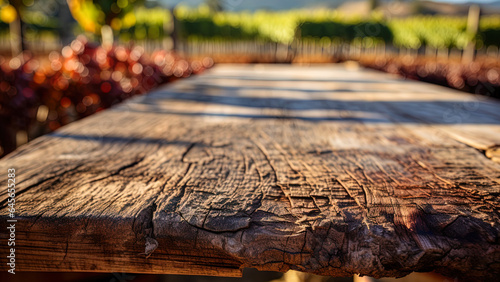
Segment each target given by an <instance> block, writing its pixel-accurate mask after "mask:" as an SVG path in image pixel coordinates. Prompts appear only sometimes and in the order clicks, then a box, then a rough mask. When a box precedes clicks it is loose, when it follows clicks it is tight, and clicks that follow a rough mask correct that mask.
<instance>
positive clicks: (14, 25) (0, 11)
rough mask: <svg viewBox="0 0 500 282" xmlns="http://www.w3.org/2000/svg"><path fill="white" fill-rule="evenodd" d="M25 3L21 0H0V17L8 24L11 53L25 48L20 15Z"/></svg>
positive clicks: (22, 23)
mask: <svg viewBox="0 0 500 282" xmlns="http://www.w3.org/2000/svg"><path fill="white" fill-rule="evenodd" d="M24 8H25V4H24V3H23V1H22V0H8V1H7V0H0V19H1V20H2V21H3V22H5V23H8V24H9V32H10V36H11V46H12V48H11V49H12V55H13V56H16V55H18V54H19V53H21V52H22V51H24V50H26V44H25V41H24V26H25V24H24V22H23V20H22V17H21V13H22V10H23V9H24Z"/></svg>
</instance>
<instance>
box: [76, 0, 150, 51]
mask: <svg viewBox="0 0 500 282" xmlns="http://www.w3.org/2000/svg"><path fill="white" fill-rule="evenodd" d="M67 1H68V5H69V8H70V10H71V14H72V15H73V17H74V18H75V19H76V20H77V21H78V23H79V24H80V26H81V27H82V28H83V29H84V30H85V31H89V32H92V33H94V34H97V35H100V36H101V39H102V43H103V45H109V44H112V43H113V38H114V34H113V30H120V28H122V27H130V26H133V25H134V24H135V21H136V19H135V15H134V12H133V10H134V7H136V6H138V5H143V4H144V2H145V0H67Z"/></svg>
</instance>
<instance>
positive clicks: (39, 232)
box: [0, 64, 500, 279]
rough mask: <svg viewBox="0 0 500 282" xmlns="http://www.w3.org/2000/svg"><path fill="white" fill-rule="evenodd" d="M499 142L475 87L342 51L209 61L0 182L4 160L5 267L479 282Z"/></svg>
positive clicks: (499, 170) (499, 269)
mask: <svg viewBox="0 0 500 282" xmlns="http://www.w3.org/2000/svg"><path fill="white" fill-rule="evenodd" d="M499 145H500V103H499V101H496V100H493V99H490V98H488V97H483V96H481V97H477V96H474V95H469V94H465V93H460V92H457V91H453V90H450V89H446V88H443V87H440V86H435V85H430V84H425V83H420V82H415V81H407V80H403V79H400V78H397V77H395V76H391V75H388V74H383V73H378V72H375V71H369V70H363V69H358V68H357V67H356V66H355V65H351V64H349V65H345V66H344V65H318V66H310V67H307V66H292V65H219V66H216V67H215V68H214V69H212V70H210V71H207V72H206V73H204V74H202V75H199V76H195V77H192V78H188V79H183V80H180V81H178V82H175V83H173V84H170V85H168V86H166V87H163V88H161V89H159V90H157V91H154V92H152V93H149V94H148V95H145V96H140V97H136V98H133V99H131V100H129V101H127V102H126V103H123V104H121V105H118V106H116V107H113V108H111V109H108V110H105V111H103V112H100V113H98V114H95V115H93V116H91V117H88V118H85V119H83V120H80V121H77V122H74V123H72V124H70V125H68V126H66V127H63V128H62V129H61V130H58V131H56V132H54V133H52V134H48V135H45V136H43V137H40V138H37V139H35V140H34V141H32V142H30V143H29V144H27V145H25V146H23V147H21V148H19V149H18V150H16V151H15V152H13V153H12V154H10V155H8V156H7V157H5V158H3V159H1V160H0V183H1V185H2V187H6V186H7V170H8V169H9V168H15V170H16V181H17V183H16V219H17V223H16V257H17V262H16V264H17V265H18V268H19V271H23V270H28V271H97V272H100V271H103V272H137V273H181V274H203V275H218V276H238V275H240V273H241V269H242V268H243V267H255V268H258V269H262V270H276V271H286V270H288V269H290V268H291V269H296V270H300V271H306V272H311V273H316V274H322V275H331V276H350V275H352V274H354V273H361V274H364V275H370V276H374V277H381V276H403V275H405V274H407V273H410V272H412V271H431V270H436V271H438V272H440V273H444V274H445V275H449V276H451V277H469V278H478V277H479V279H485V278H488V277H498V275H500V232H499V230H500V220H499V215H500V213H499V211H500V208H499V207H500V201H499V194H500V164H499V162H500V149H499V148H500V147H499ZM0 201H1V204H0V228H1V230H3V231H2V233H1V236H2V242H3V243H2V244H6V241H5V239H6V238H7V236H8V234H7V233H6V232H5V230H6V227H7V225H8V223H7V221H6V220H7V219H8V208H7V204H8V203H7V189H6V188H5V189H2V190H1V191H0ZM2 249H4V248H2ZM5 249H6V248H5ZM2 256H4V253H2ZM2 269H7V266H6V265H5V264H3V265H2Z"/></svg>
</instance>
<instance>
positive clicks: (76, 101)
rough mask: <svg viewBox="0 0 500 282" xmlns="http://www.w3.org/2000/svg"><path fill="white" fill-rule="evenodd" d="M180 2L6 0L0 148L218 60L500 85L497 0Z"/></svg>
mask: <svg viewBox="0 0 500 282" xmlns="http://www.w3.org/2000/svg"><path fill="white" fill-rule="evenodd" d="M443 1H445V0H443ZM485 1H486V0H485ZM179 2H181V1H175V0H158V1H149V0H40V1H36V0H0V77H1V80H0V118H1V122H0V156H3V155H5V154H6V153H8V152H10V151H12V150H13V149H15V148H16V147H18V146H19V145H22V144H24V143H26V142H28V141H29V140H32V139H33V138H36V137H37V136H40V135H42V134H44V133H47V132H51V131H53V130H55V129H57V128H59V127H60V126H62V125H65V124H67V123H69V122H72V121H74V120H77V119H79V118H82V117H85V116H88V115H90V114H92V113H95V112H97V111H99V110H102V109H105V108H107V107H110V106H112V105H113V104H115V103H118V102H120V101H122V100H124V99H126V98H128V97H131V96H133V95H138V94H142V93H145V92H147V91H149V90H151V89H154V88H155V87H157V86H159V85H161V84H163V83H167V82H170V81H172V80H175V79H178V78H182V77H187V76H189V75H191V74H195V73H198V72H201V71H203V70H204V69H206V68H209V67H211V66H212V65H213V63H214V62H215V63H336V62H344V61H356V62H357V63H358V64H361V65H362V66H366V67H370V68H374V69H378V70H382V71H386V72H390V73H394V74H399V75H402V76H404V77H407V78H411V79H419V80H423V81H428V82H432V83H437V84H440V85H444V86H448V87H453V88H456V89H460V90H463V91H468V92H472V93H477V94H483V95H489V96H495V97H498V96H499V95H500V90H499V89H500V63H499V47H500V2H495V1H493V0H487V1H486V3H480V1H473V2H478V3H476V4H477V5H471V3H462V4H456V3H450V1H446V3H439V2H430V1H415V0H412V1H403V0H400V1H389V0H388V1H382V0H380V1H377V0H368V1H359V2H356V1H342V0H330V1H326V0H324V1H322V0H314V1H299V0H293V1H263V0H255V1H244V0H220V1H218V0H206V1H201V0H200V1H197V0H186V1H184V2H181V3H179ZM451 2H452V1H451Z"/></svg>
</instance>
